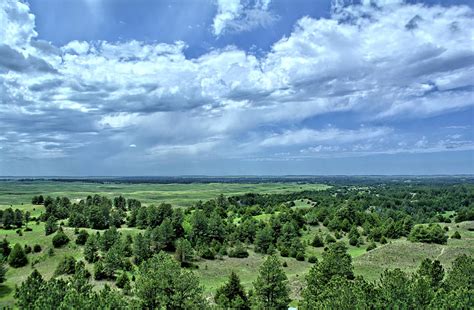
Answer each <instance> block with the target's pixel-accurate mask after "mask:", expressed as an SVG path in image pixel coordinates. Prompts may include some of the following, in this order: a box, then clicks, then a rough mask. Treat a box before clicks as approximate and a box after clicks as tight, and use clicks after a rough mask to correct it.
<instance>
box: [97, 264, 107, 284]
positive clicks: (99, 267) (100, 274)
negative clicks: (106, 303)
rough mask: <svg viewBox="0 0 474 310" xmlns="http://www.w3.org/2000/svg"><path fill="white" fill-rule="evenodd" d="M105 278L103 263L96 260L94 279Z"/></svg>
mask: <svg viewBox="0 0 474 310" xmlns="http://www.w3.org/2000/svg"><path fill="white" fill-rule="evenodd" d="M105 278H107V274H106V272H105V268H104V265H103V264H102V262H101V261H98V262H97V263H95V264H94V279H95V280H103V279H105Z"/></svg>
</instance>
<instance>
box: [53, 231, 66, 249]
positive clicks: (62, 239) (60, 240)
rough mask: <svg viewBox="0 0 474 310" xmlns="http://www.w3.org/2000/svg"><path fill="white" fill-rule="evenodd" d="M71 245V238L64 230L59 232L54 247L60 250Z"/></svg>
mask: <svg viewBox="0 0 474 310" xmlns="http://www.w3.org/2000/svg"><path fill="white" fill-rule="evenodd" d="M68 243H69V237H68V236H67V235H66V234H65V233H64V231H62V230H58V232H57V233H56V235H54V237H53V246H54V247H55V248H60V247H62V246H64V245H66V244H68Z"/></svg>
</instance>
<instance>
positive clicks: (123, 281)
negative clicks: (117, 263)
mask: <svg viewBox="0 0 474 310" xmlns="http://www.w3.org/2000/svg"><path fill="white" fill-rule="evenodd" d="M127 284H130V279H129V278H128V276H127V273H126V272H122V274H121V275H120V276H119V277H118V278H117V281H116V282H115V285H117V287H118V288H124V287H125V286H127Z"/></svg>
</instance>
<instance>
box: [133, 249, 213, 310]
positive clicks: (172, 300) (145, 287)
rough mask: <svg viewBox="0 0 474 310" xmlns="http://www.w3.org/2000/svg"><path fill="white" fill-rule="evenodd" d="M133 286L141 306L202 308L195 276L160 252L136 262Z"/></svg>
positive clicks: (199, 290)
mask: <svg viewBox="0 0 474 310" xmlns="http://www.w3.org/2000/svg"><path fill="white" fill-rule="evenodd" d="M135 288H136V294H137V297H138V298H139V301H140V307H141V308H146V309H161V308H165V309H204V308H205V300H204V297H203V289H202V287H201V286H200V284H199V281H198V278H197V277H196V276H195V275H194V274H193V273H192V272H190V271H187V270H184V269H182V268H180V266H179V265H178V263H177V262H176V261H174V260H173V259H172V258H171V257H170V256H169V255H167V254H166V253H163V252H160V253H159V254H158V255H155V256H154V257H152V258H151V259H149V260H147V261H145V262H144V263H142V264H141V265H140V268H139V271H138V276H137V280H136V282H135Z"/></svg>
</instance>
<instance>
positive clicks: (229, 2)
mask: <svg viewBox="0 0 474 310" xmlns="http://www.w3.org/2000/svg"><path fill="white" fill-rule="evenodd" d="M270 2H271V0H256V1H246V0H217V14H216V16H215V17H214V22H213V25H212V30H213V33H214V35H216V36H220V35H222V34H224V33H226V32H231V33H236V32H244V31H250V30H252V29H255V28H257V27H268V26H270V25H271V24H272V23H274V22H275V21H276V20H277V19H278V17H277V16H276V15H275V14H274V13H272V12H271V11H270V10H269V6H270Z"/></svg>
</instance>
